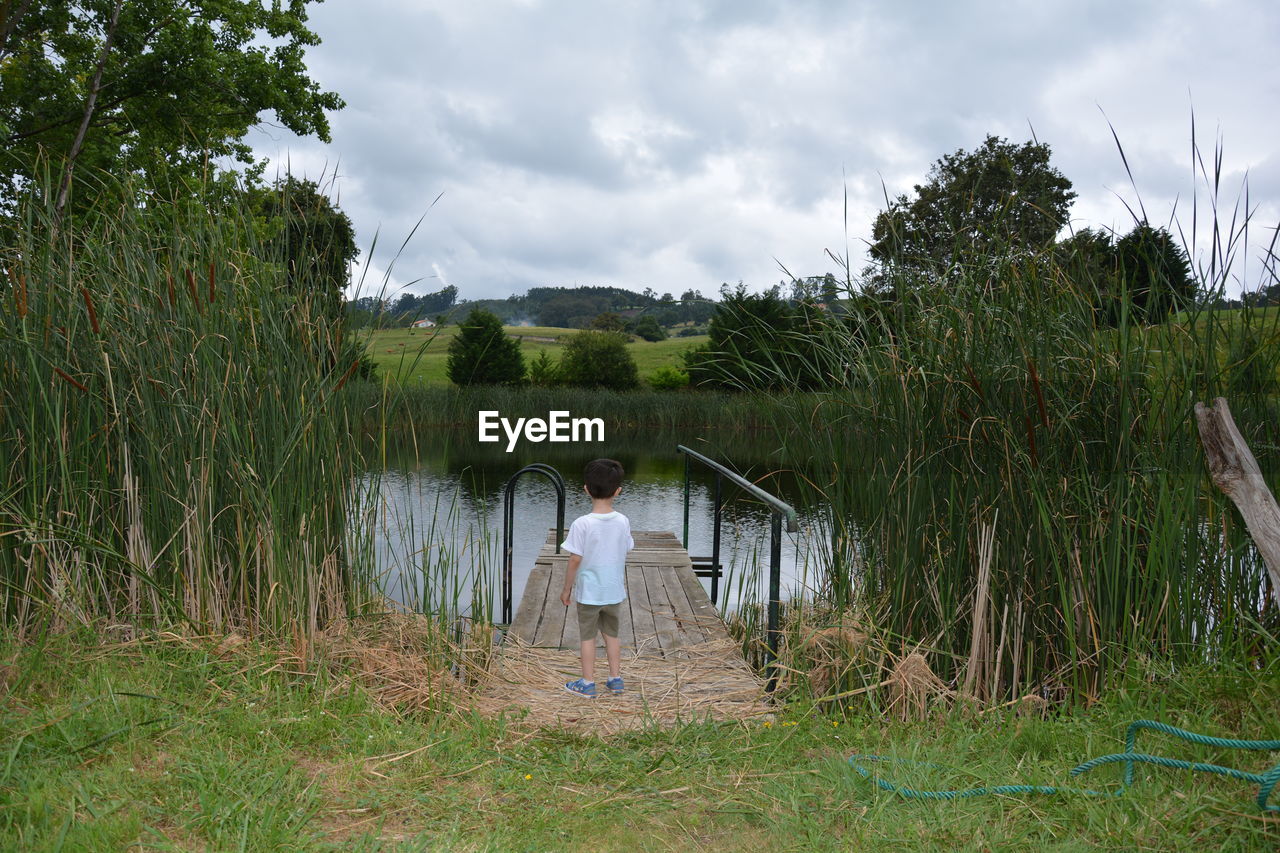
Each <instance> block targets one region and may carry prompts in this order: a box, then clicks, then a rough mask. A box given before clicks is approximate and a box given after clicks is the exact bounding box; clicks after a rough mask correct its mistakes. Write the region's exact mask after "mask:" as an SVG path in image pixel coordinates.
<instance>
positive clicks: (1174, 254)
mask: <svg viewBox="0 0 1280 853" xmlns="http://www.w3.org/2000/svg"><path fill="white" fill-rule="evenodd" d="M1116 265H1117V268H1118V272H1119V276H1120V279H1121V281H1122V283H1123V290H1122V292H1121V293H1117V294H1116V297H1115V299H1114V300H1113V302H1114V303H1115V304H1116V305H1117V307H1116V308H1114V309H1113V310H1112V316H1111V317H1110V319H1111V321H1112V322H1119V317H1118V316H1117V315H1118V311H1119V307H1118V306H1119V304H1120V302H1121V300H1122V299H1127V300H1128V301H1129V302H1131V303H1132V306H1133V310H1134V312H1135V315H1136V316H1135V319H1136V320H1137V321H1138V322H1140V323H1159V322H1161V321H1162V320H1164V318H1165V317H1167V316H1168V315H1169V314H1171V313H1172V312H1174V311H1179V310H1181V309H1183V308H1186V307H1187V306H1189V305H1191V304H1192V303H1193V302H1194V301H1195V298H1196V289H1197V288H1196V281H1195V277H1194V276H1193V275H1192V274H1191V264H1190V263H1189V262H1188V260H1187V255H1186V253H1185V252H1184V251H1183V250H1182V247H1181V246H1179V245H1178V242H1177V240H1176V239H1174V236H1173V235H1172V234H1170V233H1169V231H1168V229H1165V228H1153V227H1151V226H1150V225H1149V224H1147V223H1146V222H1140V223H1138V224H1137V225H1135V226H1134V228H1133V230H1132V231H1130V232H1129V233H1128V234H1126V235H1124V236H1123V237H1121V238H1120V239H1119V240H1117V241H1116Z"/></svg>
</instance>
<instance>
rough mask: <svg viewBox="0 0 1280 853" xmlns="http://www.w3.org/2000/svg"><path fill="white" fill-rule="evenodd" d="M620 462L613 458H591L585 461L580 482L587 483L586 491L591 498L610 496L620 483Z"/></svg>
mask: <svg viewBox="0 0 1280 853" xmlns="http://www.w3.org/2000/svg"><path fill="white" fill-rule="evenodd" d="M622 477H623V470H622V464H621V463H620V462H617V461H616V460H613V459H593V460H592V461H590V462H588V463H587V470H586V471H584V472H583V474H582V482H584V483H586V484H587V493H588V494H589V495H591V497H593V498H611V497H613V493H614V492H616V491H618V487H619V486H621V485H622Z"/></svg>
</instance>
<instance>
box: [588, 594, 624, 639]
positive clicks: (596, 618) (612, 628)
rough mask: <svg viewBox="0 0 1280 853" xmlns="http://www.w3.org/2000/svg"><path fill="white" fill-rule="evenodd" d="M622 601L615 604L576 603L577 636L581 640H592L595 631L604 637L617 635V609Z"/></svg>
mask: <svg viewBox="0 0 1280 853" xmlns="http://www.w3.org/2000/svg"><path fill="white" fill-rule="evenodd" d="M621 609H622V603H621V602H618V603H617V604H582V603H579V604H578V636H579V637H580V638H581V639H583V640H594V639H595V637H596V632H597V631H599V632H600V633H602V634H604V635H605V636H606V637H616V636H618V611H619V610H621Z"/></svg>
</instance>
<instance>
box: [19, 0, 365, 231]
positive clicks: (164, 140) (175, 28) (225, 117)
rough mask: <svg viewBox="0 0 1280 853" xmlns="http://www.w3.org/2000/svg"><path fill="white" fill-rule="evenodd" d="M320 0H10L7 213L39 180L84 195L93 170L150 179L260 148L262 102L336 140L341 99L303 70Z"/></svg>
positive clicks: (290, 123)
mask: <svg viewBox="0 0 1280 853" xmlns="http://www.w3.org/2000/svg"><path fill="white" fill-rule="evenodd" d="M310 1H311V0H282V1H281V2H273V3H269V4H264V3H261V2H257V0H145V2H142V1H141V0H133V2H123V0H82V2H74V3H73V2H70V0H48V2H26V0H5V2H4V4H3V7H2V8H3V12H4V17H3V20H2V21H0V214H12V212H13V210H14V205H15V201H16V197H17V194H18V193H19V192H21V191H22V189H23V188H24V187H26V186H28V185H30V184H31V183H32V182H35V183H36V184H37V185H40V186H45V185H48V184H52V185H54V186H56V187H57V190H56V192H57V193H58V198H57V206H58V210H59V215H61V213H62V210H63V208H69V209H71V210H75V209H83V208H84V207H87V206H88V205H89V204H90V203H91V202H92V199H93V197H94V195H95V193H96V191H97V186H96V184H95V182H94V181H93V180H92V175H93V174H94V173H95V171H99V170H101V171H105V172H108V173H111V174H113V175H117V176H122V175H125V174H139V173H140V174H145V175H147V176H148V178H149V179H150V180H149V181H148V183H151V184H155V183H158V182H160V181H161V179H162V178H170V177H173V176H174V175H175V174H176V175H178V176H188V175H193V174H199V173H201V171H202V170H204V168H205V164H206V163H207V162H208V159H207V158H209V157H223V156H230V157H233V158H236V159H238V160H240V161H242V162H244V163H251V162H252V155H251V152H250V148H249V145H248V144H247V143H246V142H245V141H244V136H245V134H246V133H247V132H248V130H249V128H250V127H252V126H254V125H255V124H257V123H258V122H259V120H260V115H261V114H262V113H264V112H267V111H271V112H274V114H275V116H276V118H277V120H278V121H279V122H280V123H281V124H283V125H284V126H285V127H287V128H288V129H289V130H291V131H293V132H294V133H297V134H299V135H312V134H314V135H316V136H318V137H319V138H320V139H323V140H325V141H328V140H329V122H328V119H327V118H326V116H325V112H326V111H327V110H337V109H340V108H341V107H342V106H343V103H342V100H341V99H340V98H339V97H338V95H337V94H335V93H333V92H326V91H323V90H322V89H321V88H320V87H319V86H318V85H317V84H316V83H315V82H314V81H313V80H311V79H310V77H309V76H308V74H307V69H306V66H305V64H304V52H305V50H306V48H307V47H308V46H311V45H315V44H318V43H319V38H318V37H317V36H316V34H315V33H313V32H312V31H311V30H309V29H308V28H307V26H306V21H307V13H306V7H307V5H308V2H310Z"/></svg>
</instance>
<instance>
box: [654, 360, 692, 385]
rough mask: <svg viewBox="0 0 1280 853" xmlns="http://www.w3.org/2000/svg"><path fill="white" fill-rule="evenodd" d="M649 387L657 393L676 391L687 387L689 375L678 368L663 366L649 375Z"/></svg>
mask: <svg viewBox="0 0 1280 853" xmlns="http://www.w3.org/2000/svg"><path fill="white" fill-rule="evenodd" d="M648 381H649V386H650V387H651V388H653V389H655V390H657V391H678V390H680V389H681V388H685V387H687V386H688V385H689V374H687V373H685V372H684V371H683V370H681V369H680V368H678V367H672V366H671V365H669V364H664V365H663V366H662V367H659V368H658V369H657V370H655V371H654V372H653V373H650V374H649V380H648Z"/></svg>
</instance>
